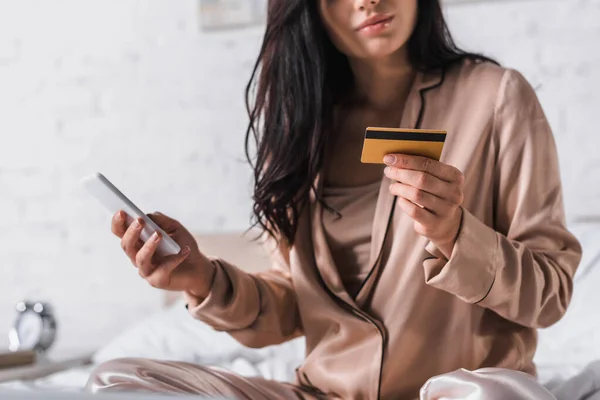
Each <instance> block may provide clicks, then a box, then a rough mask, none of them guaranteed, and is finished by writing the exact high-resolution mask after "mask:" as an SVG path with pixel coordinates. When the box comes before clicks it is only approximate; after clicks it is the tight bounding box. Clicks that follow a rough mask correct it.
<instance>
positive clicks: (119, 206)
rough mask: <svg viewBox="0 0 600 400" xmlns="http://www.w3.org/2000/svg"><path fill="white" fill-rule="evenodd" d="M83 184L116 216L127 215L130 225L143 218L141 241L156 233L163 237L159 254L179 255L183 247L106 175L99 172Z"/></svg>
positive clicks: (84, 180) (157, 250)
mask: <svg viewBox="0 0 600 400" xmlns="http://www.w3.org/2000/svg"><path fill="white" fill-rule="evenodd" d="M81 184H82V185H83V187H84V188H85V189H86V190H87V191H88V192H90V194H92V196H94V197H95V198H96V199H97V200H98V201H99V202H100V203H101V204H102V205H103V206H104V207H105V208H106V209H107V210H108V211H110V212H111V213H112V215H115V214H116V213H117V212H118V211H119V210H123V211H124V212H125V213H126V214H127V217H126V220H127V223H128V224H131V223H132V222H133V221H134V220H135V219H137V218H142V219H143V220H144V222H145V225H144V229H143V230H142V232H141V234H140V239H141V240H142V241H143V242H146V241H147V240H148V239H149V238H150V236H152V234H153V233H154V232H158V233H160V234H161V235H162V240H161V241H160V243H159V244H158V248H157V249H156V252H157V254H159V255H161V256H168V255H173V254H179V252H180V251H181V247H179V245H178V244H177V243H176V242H175V241H174V240H173V239H172V238H171V237H170V236H169V235H167V234H166V233H165V232H164V231H163V230H162V229H161V228H160V227H159V226H158V225H156V224H155V223H154V221H152V220H151V219H150V218H148V216H147V215H146V214H144V213H143V212H142V211H141V210H140V209H139V208H138V207H137V206H136V205H135V204H133V202H132V201H131V200H129V199H128V198H127V197H126V196H125V195H124V194H123V193H122V192H121V191H120V190H119V189H117V188H116V187H115V185H113V184H112V183H111V182H110V181H109V180H108V179H106V177H105V176H104V175H102V174H101V173H99V172H97V173H95V174H92V175H90V176H88V177H86V178H84V179H82V181H81Z"/></svg>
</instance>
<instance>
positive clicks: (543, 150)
mask: <svg viewBox="0 0 600 400" xmlns="http://www.w3.org/2000/svg"><path fill="white" fill-rule="evenodd" d="M493 129H494V132H493V134H494V135H495V137H494V140H495V141H496V143H497V148H498V154H497V163H496V168H495V171H494V179H495V188H496V193H498V194H497V196H496V199H495V200H496V204H495V206H496V207H495V211H494V213H495V226H494V227H493V228H492V227H490V226H487V225H485V224H484V223H483V222H481V221H480V220H479V219H477V218H476V217H475V216H473V215H472V214H471V213H470V212H469V211H468V210H466V209H463V218H462V222H461V227H460V230H459V234H458V238H457V241H456V243H455V246H454V249H453V252H452V254H451V256H450V259H446V258H445V257H444V255H443V254H442V253H441V252H440V251H439V250H438V249H436V248H435V246H434V245H433V243H431V242H430V243H429V244H428V245H427V248H426V250H427V251H428V252H429V253H430V254H431V255H432V257H431V258H429V259H426V260H425V261H424V263H423V266H424V269H425V279H426V282H427V284H429V285H431V286H433V287H436V288H438V289H441V290H445V291H447V292H449V293H452V294H454V295H456V296H458V297H459V298H461V299H462V300H464V301H466V302H469V303H473V304H478V305H480V306H481V307H485V308H488V309H490V310H493V311H494V312H496V313H497V314H499V315H500V316H502V317H503V318H506V319H507V320H510V321H513V322H515V323H518V324H520V325H523V326H527V327H533V328H542V327H548V326H550V325H552V324H554V323H555V322H557V321H558V320H559V319H560V318H561V317H562V316H563V315H564V313H565V311H566V309H567V306H568V304H569V302H570V300H571V295H572V291H573V276H574V275H575V272H576V269H577V267H578V265H579V262H580V260H581V246H580V244H579V242H578V241H577V239H576V238H575V237H574V236H573V235H572V234H571V233H570V232H569V231H568V230H567V228H566V223H565V216H564V205H563V198H562V188H561V181H560V172H559V165H558V156H557V151H556V145H555V142H554V138H553V135H552V132H551V129H550V126H549V124H548V121H547V119H546V117H545V115H544V112H543V110H542V107H541V105H540V103H539V100H538V98H537V96H536V94H535V91H534V89H533V88H532V87H531V85H530V84H529V83H528V82H527V80H526V79H525V78H524V77H523V76H522V75H521V74H520V73H518V72H516V71H514V70H507V71H506V72H505V74H504V77H503V79H502V83H501V87H500V91H499V93H498V101H497V104H496V109H495V115H494V128H493Z"/></svg>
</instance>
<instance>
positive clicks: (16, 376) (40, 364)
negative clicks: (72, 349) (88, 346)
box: [0, 354, 92, 383]
mask: <svg viewBox="0 0 600 400" xmlns="http://www.w3.org/2000/svg"><path fill="white" fill-rule="evenodd" d="M91 362H92V354H83V355H81V356H72V357H68V358H60V357H52V358H43V357H40V358H39V359H38V360H37V361H36V362H35V363H34V364H31V365H25V366H19V367H13V368H4V369H0V383H4V382H10V381H31V380H35V379H39V378H43V377H45V376H48V375H51V374H54V373H56V372H61V371H64V370H67V369H70V368H74V367H79V366H84V365H89V364H91Z"/></svg>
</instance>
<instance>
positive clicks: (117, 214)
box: [115, 211, 122, 221]
mask: <svg viewBox="0 0 600 400" xmlns="http://www.w3.org/2000/svg"><path fill="white" fill-rule="evenodd" d="M121 219H122V217H121V211H119V212H118V213H116V214H115V221H120V220H121Z"/></svg>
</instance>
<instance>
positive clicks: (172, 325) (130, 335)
mask: <svg viewBox="0 0 600 400" xmlns="http://www.w3.org/2000/svg"><path fill="white" fill-rule="evenodd" d="M304 350H305V345H304V338H298V339H295V340H293V341H290V342H287V343H283V344H280V345H277V346H270V347H266V348H263V349H250V348H247V347H245V346H243V345H241V344H240V343H238V342H237V341H236V340H235V339H233V338H232V337H231V336H229V335H228V334H227V333H224V332H217V331H215V330H213V329H212V328H211V327H210V326H208V325H207V324H205V323H203V322H201V321H198V320H196V319H194V318H193V317H192V316H191V315H190V314H189V313H188V312H187V310H186V309H185V303H184V301H183V299H179V300H178V301H177V302H176V303H175V304H174V305H173V306H172V307H170V308H168V309H166V310H163V311H160V312H157V313H156V314H154V315H151V316H149V317H147V318H146V319H144V320H142V321H141V322H139V323H137V324H135V325H134V326H133V327H131V328H129V329H127V330H126V331H124V332H123V333H122V334H120V335H118V336H117V337H116V338H114V339H113V340H112V341H111V342H110V343H108V344H107V345H106V346H104V347H103V348H101V349H100V350H99V351H97V352H96V354H95V355H94V362H95V363H100V362H104V361H108V360H112V359H115V358H122V357H141V358H151V359H159V360H172V361H185V362H191V363H195V364H200V365H205V366H207V365H209V366H218V367H223V368H226V369H229V370H231V371H233V372H236V373H238V374H240V375H243V376H261V377H264V378H266V379H274V380H279V381H293V380H294V377H295V369H296V368H297V367H298V366H299V365H300V364H301V363H302V361H303V359H304Z"/></svg>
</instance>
